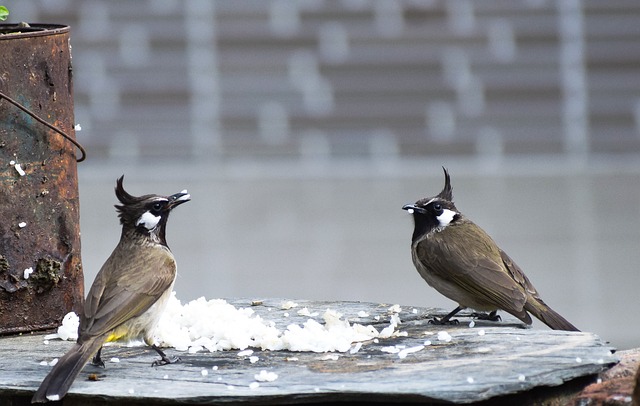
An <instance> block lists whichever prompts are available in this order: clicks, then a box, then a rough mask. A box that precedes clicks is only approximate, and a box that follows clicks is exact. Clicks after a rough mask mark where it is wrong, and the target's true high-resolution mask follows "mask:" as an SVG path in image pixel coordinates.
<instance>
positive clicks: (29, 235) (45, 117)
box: [0, 24, 84, 334]
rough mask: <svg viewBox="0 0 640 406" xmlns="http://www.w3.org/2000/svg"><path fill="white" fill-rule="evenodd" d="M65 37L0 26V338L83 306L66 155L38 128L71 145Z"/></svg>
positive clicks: (69, 150)
mask: <svg viewBox="0 0 640 406" xmlns="http://www.w3.org/2000/svg"><path fill="white" fill-rule="evenodd" d="M69 33H70V30H69V27H68V26H60V25H43V24H38V25H33V26H26V27H25V26H15V25H9V24H0V55H2V58H0V92H1V93H2V95H6V96H7V97H6V98H3V97H0V334H8V333H17V332H26V331H34V330H44V329H49V328H53V327H55V326H58V325H59V324H60V322H61V320H62V318H63V317H64V315H65V314H66V313H68V312H69V311H76V312H78V311H79V310H80V309H81V306H82V303H83V300H84V280H83V274H82V263H81V258H80V220H79V199H78V176H77V167H76V155H75V154H76V153H75V151H76V150H75V148H76V147H75V146H74V144H72V143H71V142H69V141H70V140H68V139H65V138H64V137H63V136H61V135H60V134H59V133H56V132H55V131H52V130H51V128H49V127H47V126H45V125H43V124H42V121H45V122H47V123H49V124H51V125H52V126H55V127H57V128H58V129H60V131H61V132H64V133H65V134H69V135H68V137H69V138H70V139H73V140H75V131H74V125H75V123H74V117H73V88H72V69H71V49H70V44H69ZM9 98H10V99H9ZM8 100H12V101H13V102H15V103H18V104H20V106H21V107H20V108H17V107H16V105H14V104H12V103H10V102H8ZM27 112H29V113H27ZM38 120H40V121H38ZM72 142H75V141H72Z"/></svg>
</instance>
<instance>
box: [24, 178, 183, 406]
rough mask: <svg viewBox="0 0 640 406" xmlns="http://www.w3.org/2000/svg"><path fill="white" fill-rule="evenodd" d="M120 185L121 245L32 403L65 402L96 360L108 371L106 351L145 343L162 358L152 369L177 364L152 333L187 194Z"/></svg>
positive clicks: (170, 274) (172, 266)
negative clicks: (169, 233)
mask: <svg viewBox="0 0 640 406" xmlns="http://www.w3.org/2000/svg"><path fill="white" fill-rule="evenodd" d="M123 179H124V175H123V176H121V177H120V178H119V179H118V180H117V181H116V188H115V192H116V196H117V198H118V200H119V201H120V203H121V204H120V205H116V206H115V207H116V209H117V211H118V216H119V218H120V224H121V225H122V233H121V236H120V241H119V243H118V245H117V246H116V248H115V249H114V250H113V252H112V253H111V255H110V256H109V258H108V259H107V260H106V262H105V263H104V265H102V268H101V269H100V271H99V272H98V274H97V275H96V278H95V280H94V281H93V284H92V285H91V289H90V290H89V293H88V294H87V298H86V299H85V303H84V309H83V311H82V312H81V313H80V326H79V327H78V339H77V342H76V343H75V344H74V345H73V347H72V348H71V349H70V350H69V351H68V352H67V353H66V354H65V355H64V356H62V357H61V358H60V360H59V361H58V363H57V364H56V365H55V366H54V367H53V369H52V370H51V371H50V372H49V374H48V375H47V376H46V377H45V379H44V380H43V382H42V384H41V385H40V387H39V388H38V390H37V391H36V393H35V394H34V396H33V398H32V400H31V401H32V403H43V402H47V401H56V400H60V399H62V398H63V397H64V396H65V395H66V393H67V391H68V390H69V388H70V387H71V384H72V383H73V381H74V379H75V378H76V376H77V375H78V374H79V373H80V371H81V370H82V368H83V367H84V365H85V364H86V363H87V362H88V360H89V358H91V357H92V356H93V357H94V358H93V364H95V365H100V366H104V363H103V362H102V360H101V358H100V352H101V349H102V345H103V344H104V343H106V342H112V341H130V340H134V339H139V338H142V339H143V340H144V342H145V343H146V344H147V345H149V346H150V347H151V348H153V349H154V350H156V352H157V353H158V354H159V355H160V357H161V358H160V360H157V361H155V362H154V363H153V365H164V364H169V363H172V362H175V361H177V360H178V359H170V358H168V357H167V356H166V354H165V353H164V352H163V351H162V350H161V349H160V348H159V347H158V346H157V345H156V343H155V340H154V329H155V326H156V324H157V322H158V320H159V319H160V316H161V314H162V312H163V311H164V308H165V307H166V304H167V301H168V299H169V297H170V295H171V292H172V290H173V284H174V281H175V277H176V261H175V259H174V256H173V254H172V253H171V250H169V247H168V245H167V241H166V238H165V232H166V227H167V219H168V218H169V213H171V210H173V209H174V208H176V207H177V206H178V205H180V204H182V203H185V202H188V201H189V200H190V199H191V196H190V195H189V194H188V193H187V191H186V190H184V191H182V192H180V193H176V194H174V195H171V196H160V195H155V194H149V195H144V196H139V197H136V196H132V195H130V194H129V193H127V192H126V191H125V190H124V187H123V185H122V183H123Z"/></svg>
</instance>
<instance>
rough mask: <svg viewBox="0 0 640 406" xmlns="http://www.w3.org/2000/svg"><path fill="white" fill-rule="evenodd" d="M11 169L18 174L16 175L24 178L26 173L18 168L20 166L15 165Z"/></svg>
mask: <svg viewBox="0 0 640 406" xmlns="http://www.w3.org/2000/svg"><path fill="white" fill-rule="evenodd" d="M13 167H14V168H15V170H16V171H17V172H18V175H20V176H24V175H26V174H27V173H26V172H25V171H24V170H23V169H22V166H20V164H15V165H13Z"/></svg>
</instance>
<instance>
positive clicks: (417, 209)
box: [402, 204, 424, 214]
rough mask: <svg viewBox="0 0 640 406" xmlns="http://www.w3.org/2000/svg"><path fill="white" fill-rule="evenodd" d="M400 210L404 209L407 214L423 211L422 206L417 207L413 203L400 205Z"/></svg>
mask: <svg viewBox="0 0 640 406" xmlns="http://www.w3.org/2000/svg"><path fill="white" fill-rule="evenodd" d="M402 210H406V211H408V212H409V214H413V213H424V209H423V208H422V207H418V206H416V205H415V204H405V205H404V206H402Z"/></svg>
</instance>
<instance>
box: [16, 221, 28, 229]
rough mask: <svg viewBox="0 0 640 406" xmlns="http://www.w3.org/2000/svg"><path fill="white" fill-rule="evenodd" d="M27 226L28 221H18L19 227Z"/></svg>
mask: <svg viewBox="0 0 640 406" xmlns="http://www.w3.org/2000/svg"><path fill="white" fill-rule="evenodd" d="M26 226H27V223H25V222H24V221H21V222H19V223H18V227H20V228H25V227H26Z"/></svg>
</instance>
